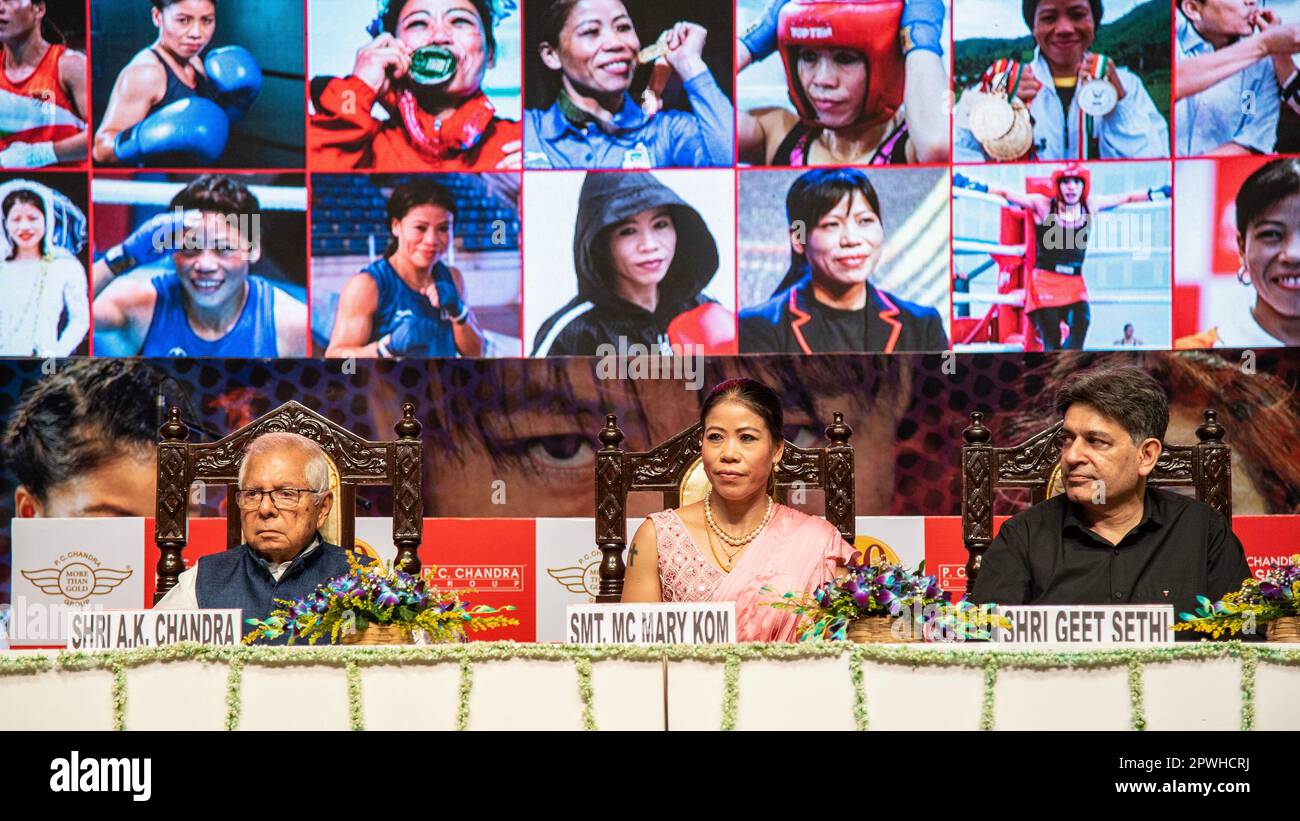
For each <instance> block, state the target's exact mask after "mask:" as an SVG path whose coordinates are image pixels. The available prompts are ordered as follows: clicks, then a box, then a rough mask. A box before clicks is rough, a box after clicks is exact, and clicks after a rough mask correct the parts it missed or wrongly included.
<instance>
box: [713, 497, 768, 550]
mask: <svg viewBox="0 0 1300 821" xmlns="http://www.w3.org/2000/svg"><path fill="white" fill-rule="evenodd" d="M712 498H713V488H709V490H708V492H707V493H705V494H704V521H705V522H707V523H708V525H709V530H711V531H713V532H714V533H716V534H717V535H718V538H719V539H721V540H722V541H724V542H726V543H727V544H729V545H731V546H732V547H742V546H744V545H747V544H749V543H750V542H752V541H754V539H757V538H758V534H760V533H762V532H763V528H765V527H767V523H768V522H770V521H771V520H772V497H771V496H768V497H767V511H766V512H765V513H764V514H763V521H761V522H759V523H758V527H756V528H754V529H753V530H751V531H750V532H748V533H746V534H745V535H744V536H732V535H731V534H730V533H728V532H726V531H725V530H723V529H722V528H721V527H719V526H718V523H717V522H715V521H714V520H713V502H712ZM724 549H725V548H724Z"/></svg>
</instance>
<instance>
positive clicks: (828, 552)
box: [650, 504, 853, 641]
mask: <svg viewBox="0 0 1300 821" xmlns="http://www.w3.org/2000/svg"><path fill="white" fill-rule="evenodd" d="M650 521H652V522H654V527H655V545H656V549H657V550H658V551H659V584H660V587H661V589H662V592H663V600H664V601H678V602H692V601H714V602H726V601H734V602H735V603H736V632H737V636H738V638H739V640H740V641H795V640H796V638H797V628H798V621H799V620H798V617H797V616H795V615H794V614H792V613H790V612H789V611H785V610H777V609H776V608H773V607H769V606H768V604H767V603H768V602H770V601H775V600H776V599H777V598H779V597H780V596H781V595H782V594H783V593H788V592H795V593H811V592H812V591H813V590H814V589H815V588H816V587H817V586H818V585H820V584H821V583H823V582H825V581H828V580H830V579H831V578H833V577H834V575H835V567H836V560H837V559H839V558H847V557H848V556H849V555H851V554H852V553H853V547H852V546H850V545H849V543H848V542H846V541H844V538H843V537H842V536H840V533H839V531H838V530H836V529H835V526H834V525H832V524H831V523H830V522H828V521H826V520H825V519H821V518H818V517H816V516H809V515H807V514H805V513H800V512H799V511H797V510H794V509H793V508H789V507H786V506H785V505H782V504H777V505H775V510H774V511H773V513H772V520H771V521H769V522H768V523H767V527H766V528H764V529H763V532H762V533H761V534H760V535H759V537H758V538H757V539H755V540H754V541H753V542H751V543H750V545H749V547H747V548H746V549H745V552H744V553H742V554H741V555H740V558H739V559H738V560H737V562H736V564H735V566H734V567H732V569H731V572H730V573H723V572H722V570H720V569H719V568H718V566H717V565H715V564H714V563H713V562H712V561H711V560H710V559H709V558H707V554H706V553H704V552H703V551H702V550H701V549H700V548H699V546H697V545H696V544H695V542H694V540H692V539H691V535H690V532H689V531H688V530H687V529H686V525H685V524H684V523H683V522H682V520H681V517H680V516H678V515H677V512H676V511H674V510H664V511H661V512H659V513H652V514H650ZM706 549H707V548H706ZM764 586H767V587H770V588H771V592H767V593H765V592H763V591H762V588H763V587H764Z"/></svg>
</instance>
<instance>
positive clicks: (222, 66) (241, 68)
mask: <svg viewBox="0 0 1300 821" xmlns="http://www.w3.org/2000/svg"><path fill="white" fill-rule="evenodd" d="M203 67H204V68H205V69H206V70H207V72H208V79H209V80H210V81H211V82H212V87H213V88H215V89H216V90H217V93H218V95H219V96H218V97H217V104H218V105H220V106H221V109H222V110H223V111H225V112H226V116H227V117H229V118H230V122H231V123H238V122H239V121H240V120H242V119H244V115H245V114H247V113H248V109H249V108H251V107H252V105H253V101H254V100H256V99H257V94H258V92H260V91H261V90H262V69H261V68H259V67H258V65H257V61H256V60H255V59H253V55H252V54H251V53H250V52H249V51H248V49H246V48H243V47H242V46H222V47H221V48H218V49H213V51H212V53H211V54H209V55H208V56H207V58H206V59H205V60H204V61H203Z"/></svg>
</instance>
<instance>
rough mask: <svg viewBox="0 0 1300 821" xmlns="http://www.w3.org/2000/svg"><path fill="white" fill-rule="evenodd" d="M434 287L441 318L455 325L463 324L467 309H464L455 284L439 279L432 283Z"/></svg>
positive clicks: (463, 303)
mask: <svg viewBox="0 0 1300 821" xmlns="http://www.w3.org/2000/svg"><path fill="white" fill-rule="evenodd" d="M434 287H435V288H437V289H438V309H439V310H441V311H442V316H443V318H444V319H450V320H451V321H452V322H455V323H457V324H460V323H462V322H464V321H465V315H466V314H468V313H469V308H467V307H465V300H463V299H461V298H460V291H457V290H456V283H454V282H452V281H450V280H445V279H440V280H438V281H437V282H435V283H434Z"/></svg>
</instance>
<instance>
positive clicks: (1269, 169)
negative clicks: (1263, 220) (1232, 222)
mask: <svg viewBox="0 0 1300 821" xmlns="http://www.w3.org/2000/svg"><path fill="white" fill-rule="evenodd" d="M1295 194H1300V159H1295V158H1294V157H1292V158H1287V159H1277V160H1273V161H1271V162H1267V163H1264V164H1263V165H1261V166H1260V167H1259V168H1257V169H1255V173H1253V174H1251V175H1250V176H1249V177H1247V178H1246V181H1245V182H1243V183H1242V184H1241V188H1240V190H1238V191H1237V233H1238V234H1240V235H1241V241H1242V242H1245V241H1246V231H1247V230H1249V229H1250V226H1251V224H1252V223H1254V222H1255V221H1257V220H1258V219H1259V218H1260V216H1262V215H1263V213H1264V212H1265V211H1267V210H1268V209H1270V208H1272V207H1273V206H1274V205H1276V204H1277V203H1278V202H1279V201H1281V200H1284V199H1286V198H1287V197H1290V196H1293V195H1295Z"/></svg>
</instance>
